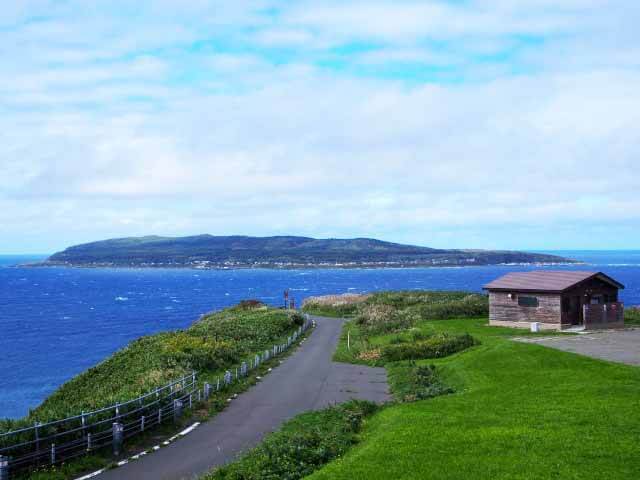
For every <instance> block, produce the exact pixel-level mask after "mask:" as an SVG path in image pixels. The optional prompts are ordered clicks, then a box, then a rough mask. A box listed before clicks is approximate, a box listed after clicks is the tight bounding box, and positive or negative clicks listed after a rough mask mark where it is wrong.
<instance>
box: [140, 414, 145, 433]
mask: <svg viewBox="0 0 640 480" xmlns="http://www.w3.org/2000/svg"><path fill="white" fill-rule="evenodd" d="M140 431H141V432H144V415H142V417H140Z"/></svg>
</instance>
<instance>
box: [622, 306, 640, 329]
mask: <svg viewBox="0 0 640 480" xmlns="http://www.w3.org/2000/svg"><path fill="white" fill-rule="evenodd" d="M624 323H626V324H628V325H640V307H627V308H625V309H624Z"/></svg>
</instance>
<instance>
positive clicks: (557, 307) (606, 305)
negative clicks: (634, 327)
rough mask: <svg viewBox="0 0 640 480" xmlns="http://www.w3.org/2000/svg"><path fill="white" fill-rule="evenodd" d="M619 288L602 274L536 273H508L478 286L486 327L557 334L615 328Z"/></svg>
mask: <svg viewBox="0 0 640 480" xmlns="http://www.w3.org/2000/svg"><path fill="white" fill-rule="evenodd" d="M621 288H624V285H622V284H621V283H619V282H617V281H616V280H614V279H613V278H611V277H609V276H608V275H605V274H604V273H602V272H583V271H556V270H539V271H531V272H513V273H508V274H506V275H504V276H503V277H500V278H498V279H497V280H494V281H493V282H491V283H489V284H487V285H485V286H484V289H485V290H487V291H488V292H489V323H490V325H500V326H506V327H520V328H530V327H531V324H532V323H536V324H538V326H539V328H540V329H553V330H560V329H566V328H571V327H584V328H586V329H597V328H621V327H623V326H624V305H623V304H622V303H620V302H619V301H618V290H619V289H621Z"/></svg>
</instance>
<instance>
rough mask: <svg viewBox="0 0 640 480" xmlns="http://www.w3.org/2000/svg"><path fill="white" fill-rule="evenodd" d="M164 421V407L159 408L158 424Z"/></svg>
mask: <svg viewBox="0 0 640 480" xmlns="http://www.w3.org/2000/svg"><path fill="white" fill-rule="evenodd" d="M161 423H162V408H158V425H160V424H161Z"/></svg>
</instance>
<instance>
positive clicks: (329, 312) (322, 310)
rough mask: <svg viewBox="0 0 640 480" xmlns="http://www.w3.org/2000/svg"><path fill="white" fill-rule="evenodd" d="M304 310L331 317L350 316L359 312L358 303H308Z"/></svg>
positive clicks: (311, 313)
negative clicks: (335, 304) (336, 304)
mask: <svg viewBox="0 0 640 480" xmlns="http://www.w3.org/2000/svg"><path fill="white" fill-rule="evenodd" d="M302 311H303V312H304V313H308V314H310V315H317V316H319V317H330V318H350V317H353V316H354V315H356V314H357V313H358V306H357V305H340V306H333V305H317V304H306V305H304V306H303V307H302Z"/></svg>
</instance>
